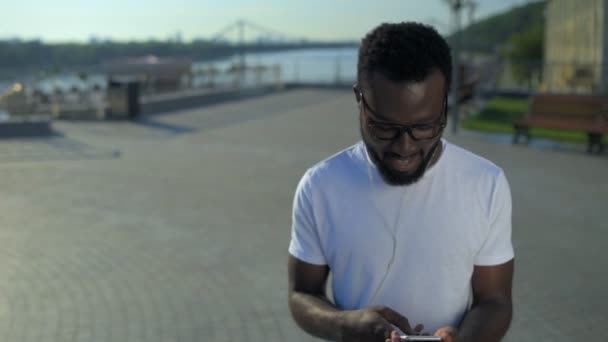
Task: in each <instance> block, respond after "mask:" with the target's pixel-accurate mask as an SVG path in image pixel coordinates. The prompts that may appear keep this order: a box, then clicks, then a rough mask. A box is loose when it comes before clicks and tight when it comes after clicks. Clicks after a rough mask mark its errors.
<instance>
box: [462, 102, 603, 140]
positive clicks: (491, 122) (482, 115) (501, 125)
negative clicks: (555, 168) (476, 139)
mask: <svg viewBox="0 0 608 342" xmlns="http://www.w3.org/2000/svg"><path fill="white" fill-rule="evenodd" d="M527 111H528V100H526V99H516V98H508V97H495V98H493V99H491V100H490V101H488V103H487V105H486V108H484V109H483V110H482V111H481V112H479V113H477V114H475V115H473V116H471V117H470V118H468V119H466V120H464V121H463V122H462V127H463V128H465V129H470V130H475V131H481V132H493V133H505V134H513V121H516V120H519V119H523V118H524V117H525V115H526V112H527ZM530 135H531V136H532V139H534V138H546V139H552V140H558V141H565V142H574V143H587V135H586V134H585V133H582V132H576V131H562V130H554V129H546V128H532V129H530ZM602 142H603V143H604V144H608V136H604V138H603V139H602Z"/></svg>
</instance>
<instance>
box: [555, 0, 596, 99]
mask: <svg viewBox="0 0 608 342" xmlns="http://www.w3.org/2000/svg"><path fill="white" fill-rule="evenodd" d="M543 83H544V85H545V88H546V90H547V91H549V92H580V93H599V94H606V93H608V0H548V1H547V8H546V28H545V57H544V71H543Z"/></svg>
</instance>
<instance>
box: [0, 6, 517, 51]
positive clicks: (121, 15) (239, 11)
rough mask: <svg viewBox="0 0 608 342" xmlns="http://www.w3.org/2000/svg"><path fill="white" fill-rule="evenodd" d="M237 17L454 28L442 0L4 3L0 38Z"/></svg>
mask: <svg viewBox="0 0 608 342" xmlns="http://www.w3.org/2000/svg"><path fill="white" fill-rule="evenodd" d="M476 2H477V3H478V6H477V10H476V12H475V17H476V18H483V17H486V16H488V15H490V14H492V13H496V12H498V11H502V10H505V9H507V8H510V7H512V6H514V5H516V4H522V3H525V2H527V1H526V0H477V1H476ZM464 17H465V18H466V17H467V15H465V16H464ZM240 18H243V19H247V20H250V21H252V22H254V23H257V24H260V25H264V26H266V27H268V28H271V29H275V30H278V31H281V32H284V33H285V34H289V35H290V36H293V37H306V38H309V39H321V40H334V39H359V38H360V37H361V36H362V35H363V34H365V32H367V31H368V30H370V29H371V28H372V27H374V26H375V25H377V24H378V23H380V22H384V21H407V20H416V21H421V22H426V23H429V24H433V25H436V26H437V28H438V29H439V30H440V31H441V32H447V31H448V30H449V29H450V26H449V25H451V23H452V22H451V19H450V12H449V10H448V7H447V6H446V5H445V2H444V1H443V0H364V1H363V0H306V1H293V0H266V1H260V0H257V1H254V0H173V1H161V0H87V1H85V0H53V1H48V0H47V1H41V0H38V1H34V0H6V1H2V19H1V20H0V38H13V37H20V38H22V39H32V38H40V39H42V40H45V41H55V42H56V41H87V40H89V38H90V37H91V36H96V37H98V38H103V39H105V38H112V39H116V40H131V39H133V40H147V39H150V38H156V39H163V40H164V39H167V38H168V37H169V36H175V35H176V33H177V32H180V33H181V37H182V38H183V40H185V41H188V40H191V39H193V38H196V37H202V38H208V37H210V36H212V35H214V34H215V33H217V32H219V31H221V30H222V29H223V28H224V27H226V26H228V25H229V24H230V23H232V22H234V21H236V20H238V19H240ZM251 35H253V33H251ZM235 36H236V34H235Z"/></svg>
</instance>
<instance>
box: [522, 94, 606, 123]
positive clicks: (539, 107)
mask: <svg viewBox="0 0 608 342" xmlns="http://www.w3.org/2000/svg"><path fill="white" fill-rule="evenodd" d="M607 109H608V98H606V97H604V96H590V95H557V94H538V95H535V96H534V97H533V98H532V101H531V103H530V111H529V113H528V118H535V119H536V118H547V119H567V120H569V121H577V122H597V121H598V120H602V116H603V115H605V114H606V113H605V112H606V110H607Z"/></svg>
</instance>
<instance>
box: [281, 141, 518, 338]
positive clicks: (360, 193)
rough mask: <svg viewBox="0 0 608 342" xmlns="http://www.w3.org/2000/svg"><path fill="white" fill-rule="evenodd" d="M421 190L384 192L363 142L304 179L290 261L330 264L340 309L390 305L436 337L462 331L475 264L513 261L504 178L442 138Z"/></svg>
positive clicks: (297, 202) (508, 198) (296, 207)
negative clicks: (440, 331) (443, 331)
mask: <svg viewBox="0 0 608 342" xmlns="http://www.w3.org/2000/svg"><path fill="white" fill-rule="evenodd" d="M442 143H443V147H444V149H443V153H442V154H441V156H440V158H439V159H438V160H437V162H436V163H435V164H434V165H433V166H432V167H430V168H429V169H428V170H427V172H426V173H425V175H424V176H423V177H422V179H420V180H419V181H418V182H416V183H414V184H412V185H409V186H391V185H388V184H386V183H385V182H384V181H383V180H382V178H381V177H380V174H379V172H378V170H377V168H376V166H375V165H374V164H373V163H372V162H371V160H370V159H369V156H368V154H367V151H366V149H365V145H364V144H363V142H359V143H358V144H356V145H354V146H352V147H350V148H348V149H346V150H344V151H342V152H340V153H338V154H336V155H334V156H332V157H330V158H328V159H326V160H324V161H322V162H320V163H318V164H317V165H315V166H314V167H312V168H311V169H309V170H308V171H307V172H306V173H305V174H304V176H303V177H302V180H301V181H300V183H299V185H298V187H297V190H296V194H295V199H294V204H293V227H292V238H291V243H290V245H289V253H290V254H291V255H293V256H294V257H296V258H297V259H300V260H302V261H304V262H307V263H310V264H316V265H328V266H329V268H330V272H331V278H332V281H331V286H332V292H333V296H334V300H335V304H336V306H337V307H338V308H340V309H343V310H353V309H360V308H363V307H367V306H371V305H385V306H388V307H390V308H392V309H394V310H396V311H397V312H399V313H401V314H402V315H403V316H405V317H406V318H408V320H409V321H410V324H411V325H412V326H414V325H416V324H424V326H425V331H428V332H433V331H435V329H437V328H440V327H442V326H448V325H449V326H458V325H459V323H460V321H461V319H462V317H463V315H464V314H465V313H466V311H467V310H468V309H469V308H470V305H471V302H472V289H471V276H472V273H473V267H474V266H475V265H482V266H487V265H499V264H503V263H505V262H507V261H509V260H511V259H512V258H513V256H514V254H513V246H512V243H511V194H510V190H509V184H508V183H507V179H506V178H505V175H504V173H503V171H502V170H501V169H500V168H499V167H497V166H496V165H494V164H492V163H491V162H489V161H487V160H485V159H483V158H481V157H479V156H476V155H474V154H473V153H471V152H468V151H466V150H464V149H462V148H460V147H457V146H456V145H453V144H451V143H449V142H447V141H445V140H442Z"/></svg>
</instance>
